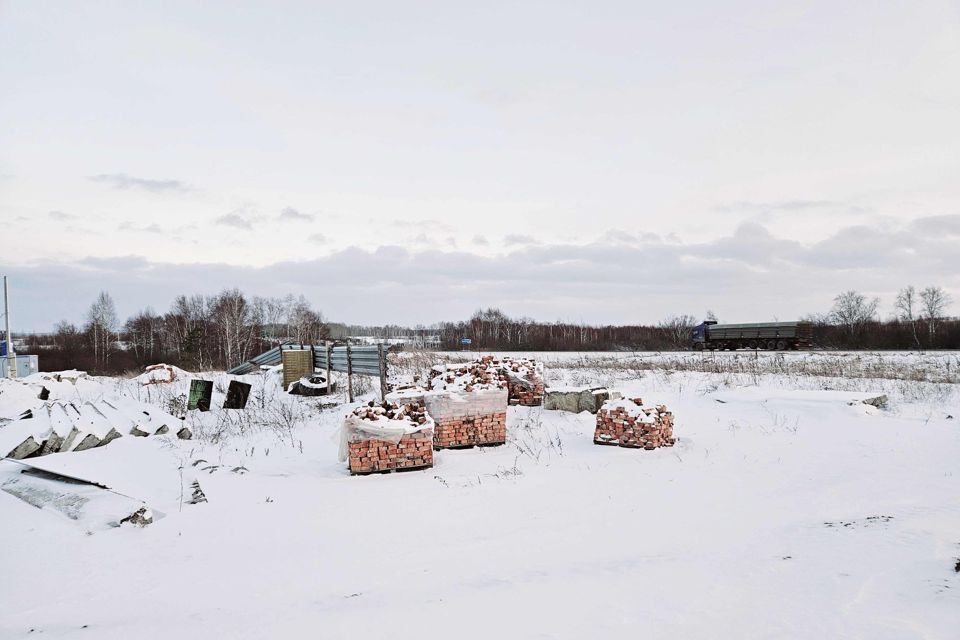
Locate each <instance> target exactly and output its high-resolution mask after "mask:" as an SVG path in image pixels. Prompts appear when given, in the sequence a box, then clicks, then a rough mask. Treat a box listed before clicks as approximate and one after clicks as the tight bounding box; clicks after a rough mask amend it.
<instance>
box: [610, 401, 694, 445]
mask: <svg viewBox="0 0 960 640" xmlns="http://www.w3.org/2000/svg"><path fill="white" fill-rule="evenodd" d="M593 441H594V443H596V444H606V445H619V446H621V447H630V448H634V449H641V448H642V449H648V450H650V449H656V448H658V447H672V446H673V445H674V443H675V442H676V438H674V437H673V414H672V413H670V412H669V411H667V407H666V406H664V405H657V406H656V407H645V406H644V405H643V400H641V399H640V398H631V399H624V400H608V401H606V402H604V403H603V406H602V407H601V408H600V410H599V411H598V412H597V428H596V431H595V432H594V434H593Z"/></svg>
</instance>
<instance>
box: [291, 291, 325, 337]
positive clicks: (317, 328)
mask: <svg viewBox="0 0 960 640" xmlns="http://www.w3.org/2000/svg"><path fill="white" fill-rule="evenodd" d="M291 300H292V298H291ZM287 326H288V327H289V328H290V337H291V338H293V339H294V340H295V341H296V342H299V343H301V344H313V343H315V342H319V341H320V340H324V339H326V338H327V336H328V335H329V330H328V328H327V325H326V323H324V321H323V316H322V315H321V314H320V313H319V312H317V311H314V310H313V309H312V308H311V306H310V302H309V301H308V300H307V299H306V298H305V297H303V296H302V295H301V296H300V297H299V298H297V299H296V300H292V301H291V304H290V307H289V309H288V310H287Z"/></svg>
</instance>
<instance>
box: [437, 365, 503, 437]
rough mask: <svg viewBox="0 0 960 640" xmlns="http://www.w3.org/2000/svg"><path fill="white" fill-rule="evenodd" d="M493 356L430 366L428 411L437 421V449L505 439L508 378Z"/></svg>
mask: <svg viewBox="0 0 960 640" xmlns="http://www.w3.org/2000/svg"><path fill="white" fill-rule="evenodd" d="M492 360H493V358H491V357H488V358H482V359H481V360H478V361H475V362H470V363H467V364H463V365H446V366H443V365H440V366H437V367H434V368H433V377H432V378H431V380H430V388H431V391H428V392H424V395H423V399H424V403H425V404H426V407H427V411H429V412H430V415H431V416H432V417H433V419H434V420H435V421H436V423H437V427H436V431H435V432H434V438H433V444H434V446H435V447H436V448H438V449H448V448H450V449H457V448H464V447H473V446H493V445H500V444H503V443H505V442H506V441H507V381H506V378H505V376H503V375H502V371H501V370H500V369H499V368H497V367H495V366H492V365H491V362H492Z"/></svg>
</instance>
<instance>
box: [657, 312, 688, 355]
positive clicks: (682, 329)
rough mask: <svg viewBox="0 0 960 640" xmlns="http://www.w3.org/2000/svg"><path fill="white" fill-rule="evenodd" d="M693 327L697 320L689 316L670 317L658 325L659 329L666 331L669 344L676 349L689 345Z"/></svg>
mask: <svg viewBox="0 0 960 640" xmlns="http://www.w3.org/2000/svg"><path fill="white" fill-rule="evenodd" d="M695 326H697V319H696V318H694V317H693V316H691V315H680V316H670V317H668V318H667V319H666V320H663V321H662V322H661V323H660V328H661V329H666V330H667V334H668V335H669V338H670V342H671V343H672V346H674V347H676V348H683V347H688V346H689V345H690V335H691V332H692V331H693V328H694V327H695Z"/></svg>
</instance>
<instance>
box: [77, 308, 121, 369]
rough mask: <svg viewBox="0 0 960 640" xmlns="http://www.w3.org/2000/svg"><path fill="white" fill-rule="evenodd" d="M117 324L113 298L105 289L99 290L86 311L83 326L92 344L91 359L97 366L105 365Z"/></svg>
mask: <svg viewBox="0 0 960 640" xmlns="http://www.w3.org/2000/svg"><path fill="white" fill-rule="evenodd" d="M118 324H119V321H118V320H117V308H116V306H115V305H114V304H113V298H111V297H110V294H109V293H107V292H106V291H101V292H100V295H98V296H97V299H96V300H94V302H93V304H91V305H90V309H89V310H88V311H87V324H86V327H85V330H86V332H87V335H88V336H89V337H90V343H91V345H92V346H93V361H94V363H95V364H96V366H98V367H102V366H103V365H105V364H106V362H107V360H108V359H109V358H110V347H111V345H112V344H113V337H114V335H115V334H116V333H117V327H118Z"/></svg>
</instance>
